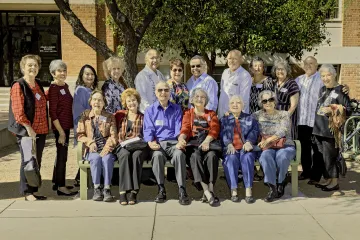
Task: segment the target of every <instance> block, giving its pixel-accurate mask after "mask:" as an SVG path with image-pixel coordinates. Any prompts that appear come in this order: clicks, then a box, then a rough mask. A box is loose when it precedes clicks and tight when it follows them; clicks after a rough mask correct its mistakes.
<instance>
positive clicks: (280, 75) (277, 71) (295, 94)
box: [271, 60, 300, 139]
mask: <svg viewBox="0 0 360 240" xmlns="http://www.w3.org/2000/svg"><path fill="white" fill-rule="evenodd" d="M271 72H272V75H273V77H274V78H276V80H275V93H276V97H277V99H278V103H277V109H279V110H284V111H287V112H288V113H289V115H290V117H291V137H292V139H296V138H297V110H296V108H297V105H298V102H299V94H300V89H299V86H298V84H297V83H296V82H295V80H294V79H291V78H290V75H291V67H290V65H289V63H288V62H287V61H284V60H278V61H275V63H274V66H273V68H272V70H271Z"/></svg>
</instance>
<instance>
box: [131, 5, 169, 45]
mask: <svg viewBox="0 0 360 240" xmlns="http://www.w3.org/2000/svg"><path fill="white" fill-rule="evenodd" d="M163 4H164V1H163V0H157V1H156V2H155V3H154V5H153V6H152V9H151V10H150V11H149V13H148V14H147V15H146V16H145V17H144V20H143V22H142V24H141V26H139V27H138V28H137V29H136V38H137V39H138V40H141V39H142V37H143V36H144V33H145V31H146V29H147V28H148V27H149V25H150V23H151V22H152V21H153V20H154V19H155V16H156V13H157V11H158V9H159V8H161V7H162V6H163Z"/></svg>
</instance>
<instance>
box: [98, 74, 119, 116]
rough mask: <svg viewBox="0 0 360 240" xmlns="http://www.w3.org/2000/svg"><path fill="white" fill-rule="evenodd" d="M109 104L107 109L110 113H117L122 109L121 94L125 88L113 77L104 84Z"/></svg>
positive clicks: (103, 89)
mask: <svg viewBox="0 0 360 240" xmlns="http://www.w3.org/2000/svg"><path fill="white" fill-rule="evenodd" d="M101 89H102V91H103V93H104V95H105V98H106V101H107V106H106V107H105V110H106V111H107V112H109V113H115V112H117V111H119V110H121V109H122V106H121V99H120V95H121V93H122V92H123V91H124V90H125V89H124V86H123V85H122V84H121V83H117V82H115V81H114V80H112V79H111V78H110V79H108V80H106V81H105V83H104V85H103V86H102V88H101Z"/></svg>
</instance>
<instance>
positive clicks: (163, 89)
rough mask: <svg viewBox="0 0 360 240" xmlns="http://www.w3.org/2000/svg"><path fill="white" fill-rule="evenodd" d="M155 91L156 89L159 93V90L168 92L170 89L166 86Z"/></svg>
mask: <svg viewBox="0 0 360 240" xmlns="http://www.w3.org/2000/svg"><path fill="white" fill-rule="evenodd" d="M157 91H158V92H159V93H161V92H166V93H168V92H169V91H170V89H168V88H159V89H158V90H157Z"/></svg>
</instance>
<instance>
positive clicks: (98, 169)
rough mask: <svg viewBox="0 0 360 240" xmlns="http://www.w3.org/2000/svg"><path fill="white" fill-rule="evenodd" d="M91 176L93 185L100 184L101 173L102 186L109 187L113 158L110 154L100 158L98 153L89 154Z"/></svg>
mask: <svg viewBox="0 0 360 240" xmlns="http://www.w3.org/2000/svg"><path fill="white" fill-rule="evenodd" d="M88 160H89V162H90V170H91V176H92V180H93V183H94V184H100V177H101V173H102V174H103V176H104V185H105V186H108V185H111V178H112V174H113V169H114V161H115V156H114V154H112V153H108V154H106V155H105V156H104V157H101V156H100V154H99V153H89V155H88Z"/></svg>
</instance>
